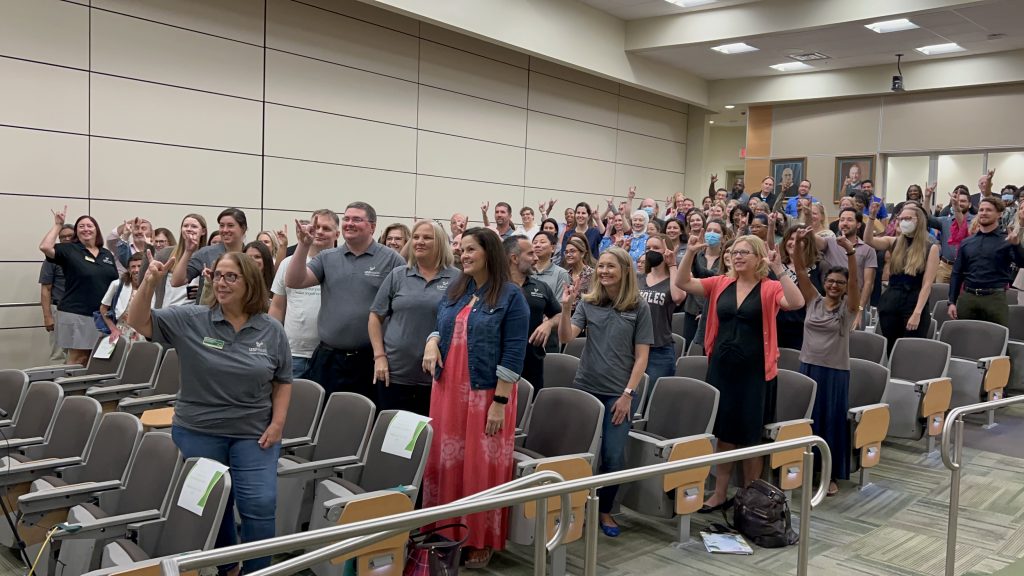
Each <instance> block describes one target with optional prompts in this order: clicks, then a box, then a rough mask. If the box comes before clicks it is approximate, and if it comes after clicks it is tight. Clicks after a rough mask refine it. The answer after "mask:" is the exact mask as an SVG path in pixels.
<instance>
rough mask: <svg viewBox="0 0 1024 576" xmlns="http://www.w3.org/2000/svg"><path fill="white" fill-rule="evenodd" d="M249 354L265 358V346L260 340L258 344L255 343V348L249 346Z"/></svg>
mask: <svg viewBox="0 0 1024 576" xmlns="http://www.w3.org/2000/svg"><path fill="white" fill-rule="evenodd" d="M249 353H250V354H260V355H261V356H266V355H267V345H266V344H264V343H263V341H262V340H261V341H258V342H256V345H255V346H250V347H249Z"/></svg>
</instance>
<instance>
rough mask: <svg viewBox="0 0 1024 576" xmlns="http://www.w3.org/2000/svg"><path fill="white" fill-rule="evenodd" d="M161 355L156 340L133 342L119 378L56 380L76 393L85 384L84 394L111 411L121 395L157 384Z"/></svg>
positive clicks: (67, 389)
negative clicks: (89, 380) (90, 380)
mask: <svg viewBox="0 0 1024 576" xmlns="http://www.w3.org/2000/svg"><path fill="white" fill-rule="evenodd" d="M163 354H164V347H163V346H161V345H160V344H158V343H156V342H134V343H132V345H131V346H129V347H128V355H127V357H126V358H125V361H124V369H123V370H122V371H121V376H120V377H119V378H111V379H103V380H100V381H93V382H88V381H80V382H79V381H74V380H75V379H72V380H73V382H71V383H67V384H65V382H67V381H66V380H64V379H62V380H61V381H60V382H57V383H58V384H61V385H62V386H64V391H65V392H78V391H80V390H82V388H83V387H85V394H86V395H87V396H90V397H92V398H95V399H96V400H97V401H98V402H99V403H100V404H101V405H102V406H103V411H104V412H110V411H112V410H114V409H116V408H117V402H118V401H119V400H120V399H121V398H125V397H128V396H131V395H133V394H134V393H135V392H136V391H139V390H146V389H152V388H153V387H154V386H155V385H156V375H157V371H158V370H159V368H160V360H161V359H162V358H163ZM83 378H84V377H83ZM90 384H91V385H90Z"/></svg>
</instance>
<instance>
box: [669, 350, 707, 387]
mask: <svg viewBox="0 0 1024 576" xmlns="http://www.w3.org/2000/svg"><path fill="white" fill-rule="evenodd" d="M676 376H685V377H686V378H694V379H696V380H701V381H704V382H707V379H708V357H707V356H680V357H679V359H678V360H676Z"/></svg>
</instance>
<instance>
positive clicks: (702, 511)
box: [697, 498, 733, 514]
mask: <svg viewBox="0 0 1024 576" xmlns="http://www.w3.org/2000/svg"><path fill="white" fill-rule="evenodd" d="M732 504H733V499H732V498H726V499H725V502H722V503H721V504H717V505H715V506H708V505H707V504H705V505H704V506H701V507H700V510H698V511H697V512H699V513H700V514H710V513H712V512H718V511H719V510H728V509H729V508H732Z"/></svg>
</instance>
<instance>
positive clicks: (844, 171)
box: [832, 156, 875, 204]
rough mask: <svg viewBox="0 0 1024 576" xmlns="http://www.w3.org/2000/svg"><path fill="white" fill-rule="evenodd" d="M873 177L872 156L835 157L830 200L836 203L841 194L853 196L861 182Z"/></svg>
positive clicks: (873, 159)
mask: <svg viewBox="0 0 1024 576" xmlns="http://www.w3.org/2000/svg"><path fill="white" fill-rule="evenodd" d="M874 179H875V157H874V156H839V157H836V181H835V186H833V192H832V202H833V203H835V204H838V203H839V199H840V198H842V197H843V196H853V195H854V194H856V193H857V192H858V191H859V190H860V183H861V182H863V181H865V180H872V181H873V180H874Z"/></svg>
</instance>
